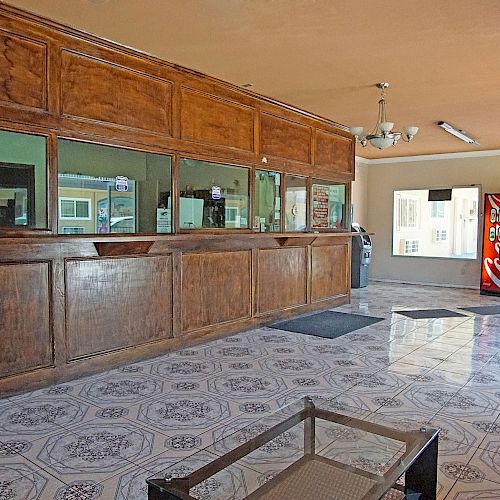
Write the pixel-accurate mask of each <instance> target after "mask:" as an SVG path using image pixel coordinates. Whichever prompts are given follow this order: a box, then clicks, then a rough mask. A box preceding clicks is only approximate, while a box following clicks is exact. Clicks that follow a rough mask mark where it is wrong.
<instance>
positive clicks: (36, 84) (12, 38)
mask: <svg viewBox="0 0 500 500" xmlns="http://www.w3.org/2000/svg"><path fill="white" fill-rule="evenodd" d="M0 102H1V103H2V104H4V105H10V106H25V107H29V108H36V109H40V110H46V109H47V44H46V43H45V42H43V41H39V40H35V39H32V38H29V37H27V36H23V35H18V34H16V33H9V32H6V31H0Z"/></svg>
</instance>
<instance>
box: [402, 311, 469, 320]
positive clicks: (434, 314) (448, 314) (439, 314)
mask: <svg viewBox="0 0 500 500" xmlns="http://www.w3.org/2000/svg"><path fill="white" fill-rule="evenodd" d="M393 312H395V313H396V314H402V315H403V316H408V318H412V319H430V318H460V317H461V316H464V317H465V316H466V315H465V314H460V313H458V312H455V311H450V310H449V309H414V310H413V311H393Z"/></svg>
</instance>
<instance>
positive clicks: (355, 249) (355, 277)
mask: <svg viewBox="0 0 500 500" xmlns="http://www.w3.org/2000/svg"><path fill="white" fill-rule="evenodd" d="M351 229H352V231H353V232H358V233H364V232H366V231H365V230H364V229H363V228H362V227H361V226H359V225H353V226H352V228H351ZM371 256H372V240H371V238H370V236H369V235H367V234H360V235H359V236H358V235H353V237H352V249H351V287H352V288H363V287H365V286H367V285H368V271H369V268H370V260H371Z"/></svg>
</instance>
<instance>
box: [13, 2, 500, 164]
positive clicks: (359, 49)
mask: <svg viewBox="0 0 500 500" xmlns="http://www.w3.org/2000/svg"><path fill="white" fill-rule="evenodd" d="M8 3H9V4H11V5H15V6H18V7H20V8H24V9H26V10H29V11H31V12H35V13H38V14H41V15H43V16H46V17H48V18H51V19H54V20H56V21H59V22H62V23H64V24H69V25H71V26H74V27H76V28H79V29H82V30H84V31H87V32H91V33H94V34H97V35H99V36H102V37H105V38H108V39H110V40H113V41H116V42H119V43H121V44H124V45H128V46H130V47H134V48H137V49H139V50H142V51H145V52H148V53H151V54H154V55H156V56H159V57H160V58H162V59H165V60H167V61H170V62H174V63H177V64H181V65H183V66H186V67H188V68H193V69H197V70H199V71H202V72H203V73H206V74H209V75H212V76H216V77H218V78H221V79H223V80H226V81H229V82H232V83H234V84H236V85H242V84H245V83H252V87H251V90H253V91H255V92H258V93H260V94H264V95H267V96H270V97H273V98H276V99H279V100H281V101H284V102H286V103H289V104H292V105H294V106H297V107H299V108H302V109H305V110H308V111H311V112H314V113H317V114H319V115H321V116H324V117H326V118H330V119H332V120H335V121H337V122H340V123H343V124H345V125H347V126H352V125H359V126H364V127H365V130H366V131H367V132H369V131H370V130H371V129H372V128H373V126H374V124H375V121H376V118H377V110H378V108H377V101H378V98H379V90H378V89H377V88H376V87H375V83H377V82H381V81H387V82H390V84H391V87H390V89H389V92H388V98H387V108H388V118H389V119H390V120H391V121H393V122H395V129H396V130H402V128H403V126H405V125H417V126H419V127H420V130H419V132H418V135H417V136H416V137H415V139H414V141H413V142H412V143H410V144H407V143H402V141H400V143H399V144H398V146H397V147H396V148H389V149H385V150H383V151H379V150H377V149H374V148H373V147H371V146H367V147H366V148H361V147H360V146H359V145H358V149H357V154H358V155H360V156H363V157H365V158H384V157H393V156H413V155H422V154H435V153H450V152H461V151H481V150H492V149H499V150H500V28H499V26H500V1H499V0H474V1H471V0H419V1H416V2H404V1H401V2H392V3H390V4H387V3H381V2H374V1H373V0H357V1H350V2H347V1H344V0H9V1H8ZM438 120H444V121H446V122H448V123H450V124H452V125H454V126H455V127H456V128H459V129H464V130H465V131H466V132H467V133H468V134H469V135H471V136H472V137H474V138H475V139H476V140H478V141H479V142H480V144H481V145H480V146H471V145H468V144H466V143H465V142H463V141H460V140H459V139H456V138H455V137H453V136H451V135H449V134H447V133H446V132H445V131H444V130H442V129H441V128H439V127H438V126H437V125H436V124H435V123H436V121H438Z"/></svg>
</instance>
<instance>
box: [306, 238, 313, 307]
mask: <svg viewBox="0 0 500 500" xmlns="http://www.w3.org/2000/svg"><path fill="white" fill-rule="evenodd" d="M306 266H307V274H306V302H307V303H308V304H310V303H311V302H312V286H311V284H312V283H311V279H312V247H311V245H307V247H306Z"/></svg>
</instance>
